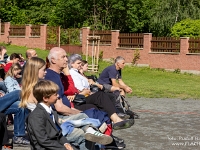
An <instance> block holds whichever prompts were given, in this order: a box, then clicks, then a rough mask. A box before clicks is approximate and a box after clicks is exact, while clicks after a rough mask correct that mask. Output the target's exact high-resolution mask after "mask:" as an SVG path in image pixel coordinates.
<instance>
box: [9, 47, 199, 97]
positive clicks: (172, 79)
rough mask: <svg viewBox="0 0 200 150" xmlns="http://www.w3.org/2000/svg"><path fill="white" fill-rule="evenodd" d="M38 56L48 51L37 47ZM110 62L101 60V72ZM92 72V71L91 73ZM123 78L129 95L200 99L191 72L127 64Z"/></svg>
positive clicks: (17, 49)
mask: <svg viewBox="0 0 200 150" xmlns="http://www.w3.org/2000/svg"><path fill="white" fill-rule="evenodd" d="M6 48H7V50H8V54H9V55H10V54H11V53H13V52H17V53H22V54H23V56H25V51H26V50H27V48H26V47H19V46H13V45H9V46H6ZM36 51H37V53H38V57H41V58H43V59H45V57H46V56H47V54H48V51H44V50H39V49H36ZM108 65H110V63H108V62H103V61H100V62H99V72H98V73H97V75H98V74H99V73H100V72H101V71H102V70H103V69H104V68H105V67H107V66H108ZM90 74H91V73H90ZM122 76H123V80H124V81H125V83H127V84H128V85H129V86H130V87H131V88H132V89H133V93H132V94H131V95H129V96H133V95H134V96H138V97H152V98H153V97H154V98H162V97H168V98H181V99H186V98H192V99H200V84H199V82H200V76H197V75H191V74H178V73H173V72H166V71H163V70H160V69H150V68H139V67H131V66H126V67H125V68H124V70H123V71H122Z"/></svg>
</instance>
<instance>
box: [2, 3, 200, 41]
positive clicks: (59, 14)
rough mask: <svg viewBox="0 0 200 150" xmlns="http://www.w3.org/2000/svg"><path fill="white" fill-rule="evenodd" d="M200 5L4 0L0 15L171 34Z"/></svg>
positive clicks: (18, 20)
mask: <svg viewBox="0 0 200 150" xmlns="http://www.w3.org/2000/svg"><path fill="white" fill-rule="evenodd" d="M199 8H200V1H199V0H98V1H97V0H23V1H21V0H0V18H1V19H2V22H11V23H13V24H48V25H50V26H61V27H62V28H65V29H66V28H81V27H83V26H89V27H91V29H98V30H120V31H121V32H143V33H148V32H151V33H153V35H154V36H169V35H170V34H171V28H172V27H173V26H174V24H176V23H178V22H180V21H182V20H185V19H188V18H190V19H193V20H197V19H200V9H199ZM65 36H66V35H63V37H65ZM63 42H64V43H66V41H63ZM73 42H74V43H77V40H76V41H73Z"/></svg>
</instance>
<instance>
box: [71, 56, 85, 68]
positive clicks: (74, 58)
mask: <svg viewBox="0 0 200 150" xmlns="http://www.w3.org/2000/svg"><path fill="white" fill-rule="evenodd" d="M77 60H80V61H82V58H81V55H79V54H72V55H70V56H69V57H68V65H69V69H71V68H72V64H73V63H75V62H76V61H77Z"/></svg>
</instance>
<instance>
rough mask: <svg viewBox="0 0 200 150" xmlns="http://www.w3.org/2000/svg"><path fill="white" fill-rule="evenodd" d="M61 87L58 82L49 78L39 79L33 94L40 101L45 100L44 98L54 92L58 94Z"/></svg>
mask: <svg viewBox="0 0 200 150" xmlns="http://www.w3.org/2000/svg"><path fill="white" fill-rule="evenodd" d="M58 90H59V87H58V85H57V84H56V83H54V82H52V81H49V80H39V81H38V82H37V83H36V85H35V86H34V87H33V96H34V97H35V98H36V100H37V101H38V103H40V102H43V98H44V97H45V98H49V97H51V96H52V95H53V94H56V93H57V92H58Z"/></svg>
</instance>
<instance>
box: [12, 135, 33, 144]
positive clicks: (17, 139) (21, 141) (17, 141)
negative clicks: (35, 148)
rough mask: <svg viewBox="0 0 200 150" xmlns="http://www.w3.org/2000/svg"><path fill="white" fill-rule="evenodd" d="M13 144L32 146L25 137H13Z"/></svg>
mask: <svg viewBox="0 0 200 150" xmlns="http://www.w3.org/2000/svg"><path fill="white" fill-rule="evenodd" d="M13 144H17V145H21V146H23V145H30V141H29V140H27V139H25V138H24V137H17V136H14V137H13Z"/></svg>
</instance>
